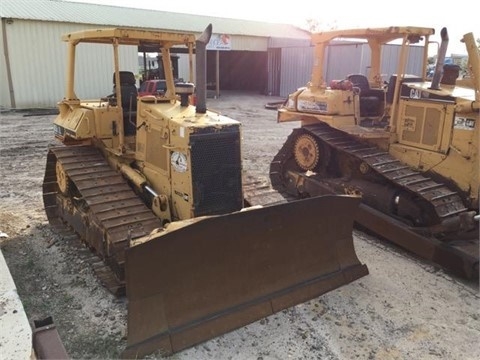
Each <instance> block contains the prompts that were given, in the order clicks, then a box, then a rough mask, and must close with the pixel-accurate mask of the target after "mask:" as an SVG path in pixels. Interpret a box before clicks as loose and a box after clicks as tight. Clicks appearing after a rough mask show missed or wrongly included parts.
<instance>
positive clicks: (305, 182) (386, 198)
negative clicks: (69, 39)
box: [270, 27, 480, 279]
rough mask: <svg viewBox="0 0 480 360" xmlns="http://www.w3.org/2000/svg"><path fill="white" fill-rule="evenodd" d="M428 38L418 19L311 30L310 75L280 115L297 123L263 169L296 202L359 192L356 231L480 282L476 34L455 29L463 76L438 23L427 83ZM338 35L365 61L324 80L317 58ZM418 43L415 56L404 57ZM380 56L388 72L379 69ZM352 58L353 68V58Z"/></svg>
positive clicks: (428, 30) (479, 92)
mask: <svg viewBox="0 0 480 360" xmlns="http://www.w3.org/2000/svg"><path fill="white" fill-rule="evenodd" d="M434 34H435V30H434V29H433V28H426V27H388V28H365V29H346V30H334V31H329V32H323V33H317V34H312V44H313V45H314V47H315V51H314V65H313V71H312V76H311V81H310V82H309V83H308V84H307V85H306V86H305V87H302V88H300V89H298V90H297V91H295V92H293V93H292V94H290V95H289V97H288V99H287V101H286V102H285V103H284V104H283V106H281V108H280V109H279V110H278V117H277V119H278V122H286V121H300V123H301V126H300V127H299V128H298V129H295V130H294V131H293V133H292V134H291V135H290V137H289V138H288V139H287V140H286V142H285V143H284V146H283V147H282V149H281V150H280V152H279V153H278V154H277V155H276V156H275V158H274V159H273V161H272V163H271V167H270V177H271V182H272V184H273V186H274V187H275V188H277V189H278V190H279V191H286V192H288V193H290V194H291V195H294V196H297V197H300V198H301V197H309V196H316V195H319V194H327V193H338V194H358V195H359V196H361V197H362V204H361V206H360V211H359V212H358V213H357V215H356V218H355V220H356V222H357V223H358V224H360V225H361V226H362V228H364V229H365V228H366V229H369V230H370V231H373V232H375V233H376V234H379V235H381V236H382V237H384V238H386V239H388V240H390V241H391V242H393V243H395V244H397V245H399V246H401V247H403V248H405V249H407V250H409V251H411V252H413V253H415V254H416V255H418V256H420V257H422V258H424V259H428V260H431V261H432V262H433V263H434V264H436V265H439V266H440V267H443V268H444V269H446V270H448V271H450V272H453V273H455V274H457V275H460V276H462V277H466V278H473V279H474V278H477V279H478V271H479V270H478V259H479V243H478V199H479V183H480V180H479V178H480V175H479V154H478V146H479V128H480V119H479V110H480V60H479V58H480V56H479V49H478V47H477V45H476V44H475V40H474V37H473V33H467V34H465V35H464V36H463V38H462V39H461V40H462V41H463V42H464V44H465V46H466V51H467V53H468V64H467V65H468V66H467V68H466V69H465V70H466V74H465V75H464V76H462V77H460V76H459V75H460V67H459V66H458V65H451V64H449V65H446V64H444V59H445V55H446V52H447V48H448V42H449V37H448V32H447V29H446V28H443V29H442V30H441V34H440V35H441V37H442V42H441V43H440V45H439V46H438V53H437V54H436V59H437V63H436V70H435V73H434V75H433V78H432V79H427V78H426V75H427V64H428V57H429V49H431V47H432V44H433V43H432V41H431V36H432V35H434ZM345 40H348V41H349V42H350V43H351V42H352V41H353V42H354V43H355V44H357V46H365V48H366V50H365V51H366V52H368V54H369V59H370V63H369V64H366V65H367V66H366V67H365V68H366V70H365V72H364V73H356V72H353V69H352V73H345V74H344V77H343V78H341V79H338V80H331V81H330V82H328V83H327V81H326V80H325V79H326V74H325V67H324V64H325V63H326V60H325V59H327V58H328V56H329V54H330V53H331V52H332V51H333V50H332V45H333V44H335V42H337V44H338V43H340V44H342V41H345ZM392 44H393V45H394V46H396V47H397V48H398V49H399V51H398V57H392V51H391V50H392V47H390V48H389V46H392ZM387 50H388V51H387ZM414 50H416V51H417V52H416V53H417V54H418V50H420V54H421V56H420V58H418V57H417V58H415V57H414V56H409V53H412V52H414ZM329 52H330V53H329ZM386 54H389V56H388V59H386V60H388V64H389V65H391V64H392V63H394V64H395V72H394V73H389V72H388V70H385V69H387V68H388V67H387V66H386V65H387V64H386V62H385V63H384V62H383V60H382V59H383V58H382V55H386ZM337 60H338V61H339V62H340V60H341V59H337ZM354 60H357V64H354V65H353V67H354V68H356V69H358V68H359V67H360V66H358V62H359V61H360V59H353V61H352V60H351V59H350V63H354ZM409 61H410V62H417V63H419V64H421V66H420V67H419V68H420V70H419V71H418V70H417V73H413V74H412V73H409V72H408V71H407V69H409V68H414V67H413V66H410V67H408V66H409ZM410 65H411V64H410Z"/></svg>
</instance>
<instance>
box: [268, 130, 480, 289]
mask: <svg viewBox="0 0 480 360" xmlns="http://www.w3.org/2000/svg"><path fill="white" fill-rule="evenodd" d="M304 131H307V132H308V133H309V134H311V135H313V136H314V137H316V138H317V139H318V141H319V142H320V143H327V144H328V145H329V146H331V147H332V148H334V149H336V150H338V151H341V152H344V153H346V154H348V155H349V156H351V157H354V158H355V159H357V160H358V161H359V162H364V163H366V164H368V166H369V168H370V169H372V170H373V171H374V172H376V173H377V174H379V175H380V176H382V177H383V178H384V179H386V180H387V181H388V182H389V183H390V184H392V185H394V186H396V187H397V188H401V189H402V190H405V191H407V192H408V193H410V194H412V195H413V196H417V197H418V198H420V199H423V200H424V201H425V202H427V203H429V204H430V205H431V209H432V211H434V212H435V214H436V216H437V217H438V219H439V221H441V222H443V221H445V220H448V219H453V218H454V217H456V216H459V215H460V214H462V213H464V212H466V211H468V209H467V208H466V207H465V205H464V203H463V201H462V198H461V197H460V195H459V194H457V193H456V192H454V191H452V190H451V189H449V188H448V187H447V186H446V185H445V184H442V183H439V182H436V181H435V180H433V179H431V178H429V177H427V176H425V175H424V174H422V173H420V172H418V171H415V170H414V169H412V168H410V167H409V166H407V165H405V164H402V163H400V162H399V161H398V160H397V159H395V158H394V157H392V156H391V155H390V154H388V153H387V152H384V151H381V150H380V149H379V148H377V147H374V146H372V145H369V144H365V143H363V142H361V141H358V140H356V139H355V138H354V137H352V136H349V135H348V134H345V133H344V132H342V131H339V130H337V129H334V128H331V127H330V126H328V125H326V124H315V125H308V126H304V127H302V129H296V130H294V131H293V132H292V134H291V135H290V136H289V137H288V138H287V140H286V142H285V143H284V146H283V148H282V149H281V150H280V151H279V152H278V153H277V155H276V156H275V157H274V159H273V161H272V163H271V165H270V180H271V184H272V186H273V188H274V189H277V190H279V191H280V192H281V193H283V192H288V191H290V192H291V191H292V189H287V187H288V184H287V183H286V181H287V180H286V179H285V171H286V170H287V169H285V165H286V163H287V162H288V161H289V160H290V159H291V158H292V154H293V146H294V142H295V138H296V137H297V136H298V135H299V134H301V133H304ZM298 174H301V175H300V176H301V177H303V179H304V181H305V183H308V184H309V185H310V187H311V188H316V189H317V190H318V191H316V195H318V194H326V193H331V192H332V191H333V190H332V188H331V187H329V186H328V185H326V183H324V182H323V181H322V179H319V178H316V177H315V176H306V175H305V174H304V173H302V172H300V173H298ZM296 195H297V197H298V196H305V195H300V194H296ZM313 196H315V195H313ZM356 222H357V224H358V225H360V226H361V228H362V229H363V230H365V229H367V230H370V231H373V232H374V233H375V234H376V235H377V236H380V237H382V238H383V239H386V240H388V241H390V242H392V243H394V244H396V245H399V246H400V247H402V248H404V249H407V250H408V251H410V252H412V253H414V254H416V255H417V256H420V257H421V258H423V259H426V260H430V261H432V262H433V263H435V264H437V265H440V266H441V267H443V268H445V269H447V270H448V271H450V272H452V273H455V274H456V275H458V276H461V277H463V278H468V279H471V278H475V279H478V271H479V253H478V251H479V242H478V226H477V227H476V229H474V230H472V231H470V232H466V233H465V234H464V236H463V237H462V238H454V239H452V238H448V237H446V238H444V239H442V238H441V237H437V236H435V235H434V234H433V233H432V232H429V231H428V230H426V229H425V228H422V229H421V230H420V231H419V229H415V227H412V226H409V225H407V224H405V223H403V222H401V221H399V220H397V219H395V218H394V217H392V216H389V215H386V214H384V213H382V212H381V211H378V210H376V209H374V208H372V207H370V206H368V205H365V204H363V203H362V204H361V205H360V211H359V212H358V215H357V218H356Z"/></svg>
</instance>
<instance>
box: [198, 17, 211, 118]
mask: <svg viewBox="0 0 480 360" xmlns="http://www.w3.org/2000/svg"><path fill="white" fill-rule="evenodd" d="M211 36H212V24H209V25H208V26H207V27H206V29H205V30H204V31H203V33H202V35H200V37H199V38H198V39H197V40H196V41H195V54H196V58H195V71H196V78H197V79H196V91H197V107H196V112H197V113H201V114H204V113H206V112H207V44H208V42H209V41H210V37H211Z"/></svg>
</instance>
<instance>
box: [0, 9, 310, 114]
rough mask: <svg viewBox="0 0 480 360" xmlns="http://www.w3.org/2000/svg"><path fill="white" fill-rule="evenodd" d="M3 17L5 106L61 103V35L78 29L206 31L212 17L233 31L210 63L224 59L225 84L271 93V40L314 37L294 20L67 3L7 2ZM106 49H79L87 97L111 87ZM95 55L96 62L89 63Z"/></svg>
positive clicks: (0, 96)
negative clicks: (268, 84) (268, 20)
mask: <svg viewBox="0 0 480 360" xmlns="http://www.w3.org/2000/svg"><path fill="white" fill-rule="evenodd" d="M0 16H1V21H2V24H1V25H2V26H1V36H0V48H1V53H2V55H3V56H1V59H0V84H1V85H0V101H1V102H0V107H1V108H4V109H9V108H17V109H21V108H29V107H55V106H56V103H57V102H58V100H60V99H61V98H62V97H63V94H64V93H63V89H64V85H65V84H64V82H65V62H66V46H65V44H64V43H63V42H62V41H61V39H60V38H61V35H63V34H65V33H68V32H72V31H78V30H83V29H87V28H103V27H114V26H125V27H140V28H151V29H164V30H176V31H186V32H194V33H198V34H200V33H201V32H202V31H203V30H204V29H205V27H206V26H207V25H208V24H209V23H212V25H213V31H214V34H228V35H229V36H230V40H231V47H230V48H229V49H228V51H219V55H218V56H217V55H216V54H215V53H216V52H217V51H212V52H210V51H209V58H208V61H209V66H211V64H215V61H216V60H217V59H218V60H219V63H220V66H219V68H220V79H221V88H222V89H234V88H237V89H245V90H254V89H255V90H259V91H266V86H264V85H262V84H258V81H253V79H261V78H262V76H263V77H265V80H264V81H265V82H266V81H267V80H266V73H267V60H266V59H267V56H266V54H267V50H268V43H269V39H270V38H271V37H279V38H287V39H292V40H295V39H300V40H301V41H305V40H306V41H307V42H308V39H309V33H308V32H306V31H303V30H301V29H299V28H296V27H294V26H291V25H282V24H271V23H263V22H255V21H244V20H238V19H225V18H214V17H208V16H194V15H187V14H178V13H171V12H163V11H153V10H143V9H131V8H122V7H116V6H104V5H95V4H85V3H73V2H65V1H51V0H35V1H25V0H2V2H1V5H0ZM81 46H84V45H83V44H82V45H81ZM85 46H87V45H85ZM130 48H132V47H126V48H125V49H122V50H123V51H122V54H121V58H120V63H121V64H122V70H127V71H133V72H134V73H137V74H138V73H139V68H138V57H137V56H138V51H137V50H135V49H130ZM109 50H110V49H109ZM99 51H100V50H99V48H98V47H95V45H93V46H92V48H91V49H88V50H87V51H77V53H78V55H83V56H85V59H82V58H79V60H78V61H77V69H78V73H77V74H76V79H83V80H82V81H76V93H77V95H78V96H79V97H81V98H90V97H91V98H93V97H98V96H105V95H106V94H108V93H110V92H111V90H112V72H111V69H112V65H111V64H112V63H113V60H112V54H111V51H109V52H106V53H102V52H100V53H99ZM180 57H182V55H180ZM92 58H93V59H95V62H96V64H95V66H91V64H92V62H91V61H87V60H89V59H92ZM83 60H85V61H83ZM87 64H89V65H87ZM82 65H84V66H82ZM185 65H186V61H185V60H184V59H179V67H180V69H179V72H180V74H179V77H184V78H188V76H187V75H186V72H185V73H183V74H182V72H183V69H184V68H185ZM307 71H308V70H307ZM210 72H212V70H211V69H209V74H210ZM245 74H250V76H245ZM214 75H215V74H214ZM209 77H210V75H209Z"/></svg>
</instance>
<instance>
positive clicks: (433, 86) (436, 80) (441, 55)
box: [430, 28, 448, 90]
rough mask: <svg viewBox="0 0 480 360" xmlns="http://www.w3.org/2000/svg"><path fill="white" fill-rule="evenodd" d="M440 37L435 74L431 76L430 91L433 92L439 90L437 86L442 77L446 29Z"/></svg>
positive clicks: (446, 40) (446, 41) (445, 49)
mask: <svg viewBox="0 0 480 360" xmlns="http://www.w3.org/2000/svg"><path fill="white" fill-rule="evenodd" d="M440 35H441V36H442V43H441V44H440V48H439V49H438V54H437V64H436V65H435V73H434V74H433V79H432V84H431V86H430V89H433V90H440V87H439V84H440V80H441V79H442V75H443V65H444V63H445V55H446V54H447V47H448V33H447V28H443V29H442V31H441V32H440Z"/></svg>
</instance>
